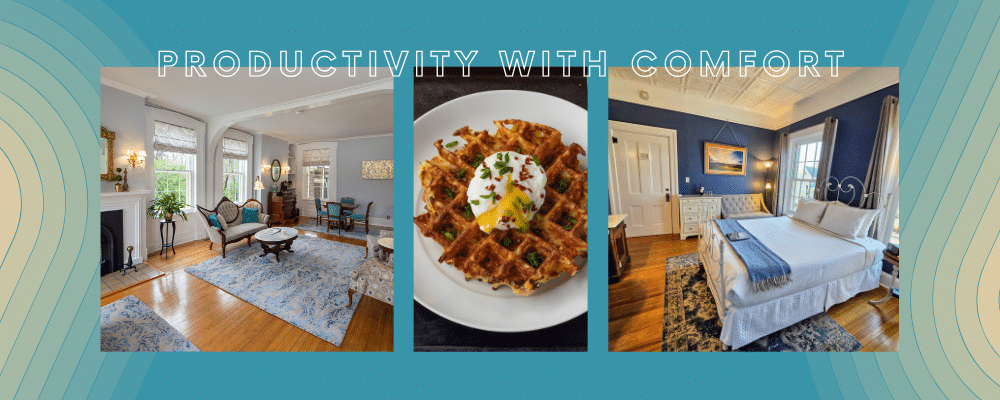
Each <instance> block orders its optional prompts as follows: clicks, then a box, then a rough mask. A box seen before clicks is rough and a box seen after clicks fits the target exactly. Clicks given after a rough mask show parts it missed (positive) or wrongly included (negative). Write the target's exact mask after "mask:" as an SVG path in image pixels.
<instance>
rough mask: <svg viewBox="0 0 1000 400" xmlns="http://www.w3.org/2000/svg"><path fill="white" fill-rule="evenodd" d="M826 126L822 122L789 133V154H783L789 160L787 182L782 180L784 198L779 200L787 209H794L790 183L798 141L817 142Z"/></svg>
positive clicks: (793, 172)
mask: <svg viewBox="0 0 1000 400" xmlns="http://www.w3.org/2000/svg"><path fill="white" fill-rule="evenodd" d="M824 128H825V123H820V124H818V125H813V126H810V127H808V128H803V129H800V130H797V131H795V132H792V133H789V134H788V154H782V157H787V158H788V162H787V163H785V164H786V165H785V168H786V169H785V182H781V184H782V185H783V189H782V190H781V192H782V195H783V196H782V197H784V198H782V199H779V201H782V202H784V203H785V210H791V209H792V204H791V202H792V196H791V194H792V190H791V187H790V185H791V183H792V180H793V177H794V176H795V175H794V174H795V160H796V156H795V154H796V150H798V143H804V142H805V143H809V142H815V141H817V140H820V141H822V140H823V129H824ZM785 215H791V214H789V213H787V212H786V213H785Z"/></svg>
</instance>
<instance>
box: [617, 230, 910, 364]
mask: <svg viewBox="0 0 1000 400" xmlns="http://www.w3.org/2000/svg"><path fill="white" fill-rule="evenodd" d="M628 247H629V255H630V256H631V258H632V259H631V266H630V267H629V268H628V269H627V270H626V271H625V276H624V277H623V278H622V280H621V282H618V283H615V284H611V285H610V286H609V288H608V350H609V351H660V343H661V341H662V340H663V295H664V293H663V289H664V284H665V281H666V264H665V260H666V259H667V258H669V257H674V256H679V255H682V254H688V253H694V252H696V251H697V248H698V240H697V239H696V238H689V239H688V240H680V236H679V235H665V236H648V237H641V238H631V239H628ZM884 295H885V289H884V288H877V289H874V290H871V291H868V292H864V293H860V294H858V295H857V296H854V297H853V298H851V299H850V300H848V301H846V302H844V303H841V304H838V305H835V306H833V307H832V308H831V309H830V311H828V313H829V314H830V316H831V317H833V319H834V320H836V321H837V323H838V324H840V325H841V326H843V327H844V329H847V332H849V333H850V334H851V335H853V336H854V337H855V338H856V339H857V340H858V341H859V342H861V345H862V348H861V350H860V351H897V349H898V348H899V300H898V299H895V298H893V299H890V300H889V301H888V302H886V303H884V304H882V305H878V306H872V305H869V304H868V300H872V299H880V298H882V296H884Z"/></svg>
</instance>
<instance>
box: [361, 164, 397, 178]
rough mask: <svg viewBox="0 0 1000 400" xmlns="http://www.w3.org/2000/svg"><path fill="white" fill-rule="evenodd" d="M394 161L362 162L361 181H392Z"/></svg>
mask: <svg viewBox="0 0 1000 400" xmlns="http://www.w3.org/2000/svg"><path fill="white" fill-rule="evenodd" d="M392 176H393V173H392V160H376V161H362V162H361V179H392Z"/></svg>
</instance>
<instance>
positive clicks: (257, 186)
mask: <svg viewBox="0 0 1000 400" xmlns="http://www.w3.org/2000/svg"><path fill="white" fill-rule="evenodd" d="M253 190H255V191H257V197H260V191H261V190H264V184H263V183H261V182H260V175H257V182H254V184H253ZM257 201H260V199H257Z"/></svg>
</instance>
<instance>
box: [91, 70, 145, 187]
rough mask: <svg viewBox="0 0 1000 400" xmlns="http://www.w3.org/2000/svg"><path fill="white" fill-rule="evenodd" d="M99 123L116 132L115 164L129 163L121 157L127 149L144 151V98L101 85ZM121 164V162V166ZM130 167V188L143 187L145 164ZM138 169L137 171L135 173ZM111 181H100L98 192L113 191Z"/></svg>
mask: <svg viewBox="0 0 1000 400" xmlns="http://www.w3.org/2000/svg"><path fill="white" fill-rule="evenodd" d="M101 126H103V127H104V128H106V129H107V130H109V131H112V132H114V133H115V154H114V156H115V162H114V163H115V167H116V168H121V167H124V166H128V164H125V162H124V161H123V160H122V159H121V156H122V155H123V154H125V151H126V150H134V151H139V150H146V153H147V154H152V153H150V152H149V150H147V149H146V99H145V98H143V97H140V96H136V95H134V94H131V93H128V92H124V91H121V90H118V89H115V88H113V87H110V86H104V85H101ZM123 164H124V165H123ZM128 168H129V182H128V184H129V187H130V188H131V190H145V189H147V188H148V187H147V186H146V180H145V179H143V178H142V174H143V170H144V167H143V166H140V167H138V168H136V170H135V171H133V170H132V169H133V168H132V167H130V166H129V167H128ZM136 172H138V174H136ZM114 191H115V184H114V182H109V181H101V192H114Z"/></svg>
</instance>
